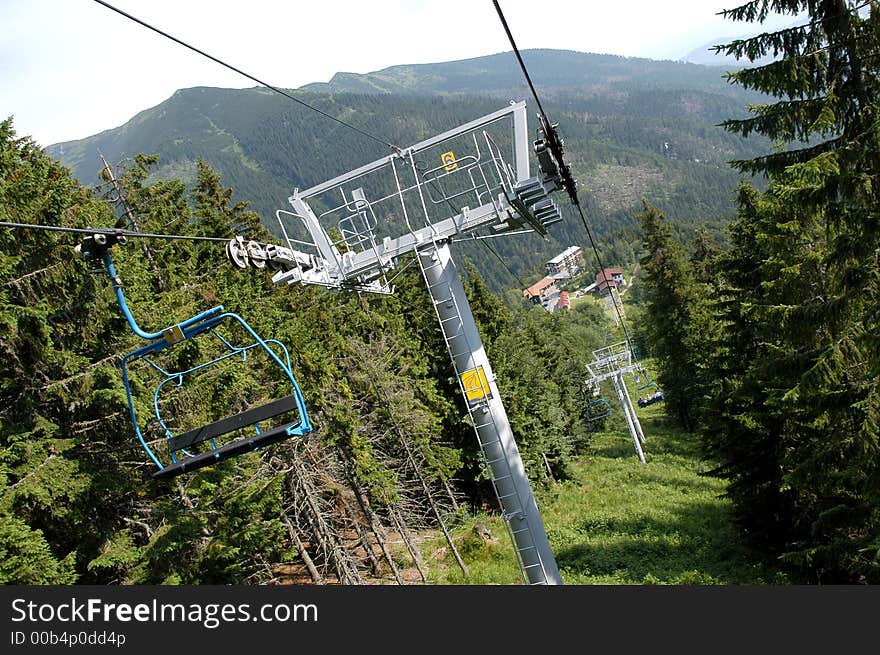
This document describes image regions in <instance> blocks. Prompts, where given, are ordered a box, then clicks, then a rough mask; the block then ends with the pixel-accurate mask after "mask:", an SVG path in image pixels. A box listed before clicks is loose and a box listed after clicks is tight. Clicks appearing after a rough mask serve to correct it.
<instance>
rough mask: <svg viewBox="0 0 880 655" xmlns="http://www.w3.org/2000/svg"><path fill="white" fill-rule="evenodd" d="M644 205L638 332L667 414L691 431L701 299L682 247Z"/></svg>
mask: <svg viewBox="0 0 880 655" xmlns="http://www.w3.org/2000/svg"><path fill="white" fill-rule="evenodd" d="M643 205H644V210H643V211H642V212H641V213H640V214H639V215H638V216H637V218H639V219H640V220H641V222H642V230H643V234H644V237H643V238H644V252H645V256H644V257H643V258H642V260H641V262H640V264H641V267H642V274H643V276H644V285H645V287H646V289H647V298H648V304H647V308H646V311H645V314H644V319H643V322H644V326H643V328H642V332H643V333H644V338H645V341H646V342H647V343H648V350H649V352H650V354H651V355H652V357H654V358H655V360H656V364H657V367H658V369H659V375H658V379H659V381H660V385H661V387H662V388H663V390H664V394H665V397H666V400H665V404H666V411H667V413H668V414H669V415H670V416H672V417H674V418H675V419H676V420H677V421H678V422H679V423H680V424H681V425H682V426H683V427H685V428H686V429H688V430H693V429H694V428H695V427H696V420H697V416H698V412H699V408H700V404H701V398H702V393H703V391H702V390H703V386H702V385H701V380H702V377H701V375H700V373H701V371H702V370H703V365H702V363H701V357H700V356H699V353H700V352H701V351H702V348H701V340H702V339H705V338H706V334H705V327H704V325H702V322H703V321H704V320H705V319H706V318H707V317H706V316H704V314H705V313H706V302H705V298H704V296H703V295H702V289H701V287H700V285H698V284H697V282H696V280H695V279H694V273H693V269H692V267H691V264H690V262H689V261H688V257H687V253H686V251H685V249H684V246H682V245H681V244H680V243H679V242H678V241H677V240H675V239H674V238H673V234H672V226H670V225H669V223H668V222H667V221H666V217H665V215H664V214H663V213H662V212H660V210H658V209H657V208H656V207H652V206H650V205H648V203H646V202H644V203H643Z"/></svg>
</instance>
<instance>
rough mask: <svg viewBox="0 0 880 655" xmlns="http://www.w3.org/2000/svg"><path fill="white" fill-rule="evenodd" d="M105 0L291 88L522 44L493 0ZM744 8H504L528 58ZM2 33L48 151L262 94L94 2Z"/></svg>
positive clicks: (714, 4) (525, 3)
mask: <svg viewBox="0 0 880 655" xmlns="http://www.w3.org/2000/svg"><path fill="white" fill-rule="evenodd" d="M107 2H108V4H110V5H112V6H114V7H117V8H119V9H121V10H122V11H124V12H126V13H128V14H131V15H133V16H135V17H137V18H139V19H141V20H142V21H144V22H146V23H148V24H150V25H153V26H154V27H156V28H158V29H160V30H162V31H164V32H166V33H168V34H170V35H172V36H174V37H176V38H178V39H180V40H181V41H184V42H186V43H189V44H190V45H193V46H195V47H197V48H198V49H200V50H202V51H204V52H207V53H208V54H210V55H212V56H214V57H216V58H218V59H221V60H223V61H225V62H226V63H228V64H231V65H232V66H235V67H236V68H239V69H240V70H242V71H244V72H246V73H248V74H249V75H252V76H253V77H256V78H258V79H260V80H262V81H264V82H266V83H268V84H271V85H273V86H277V87H283V88H296V87H299V86H302V85H304V84H309V83H311V82H327V81H329V80H330V78H331V77H332V76H333V74H334V73H336V72H351V73H369V72H373V71H377V70H381V69H382V68H386V67H388V66H394V65H397V64H420V63H434V62H443V61H454V60H458V59H467V58H471V57H478V56H482V55H489V54H495V53H499V52H509V51H510V50H511V47H510V43H509V41H508V40H507V35H506V34H505V32H504V28H503V27H502V25H501V22H500V20H499V18H498V14H497V13H496V11H495V7H494V5H493V3H492V1H491V0H446V1H445V2H444V1H441V0H323V1H316V0H307V1H303V0H236V1H234V2H233V1H229V0H107ZM742 2H744V0H728V1H727V2H725V1H723V0H627V1H626V2H607V1H606V0H553V1H551V2H537V1H536V0H499V4H500V6H501V9H502V11H503V13H504V15H505V18H506V20H507V23H508V25H509V27H510V30H511V33H512V34H513V37H514V39H515V41H516V44H517V46H518V48H519V49H520V50H524V49H528V48H556V49H563V50H576V51H579V52H593V53H603V54H616V55H622V56H627V57H646V58H651V59H679V58H681V57H683V56H684V55H685V54H686V53H688V52H690V51H691V50H693V49H694V48H697V47H701V46H704V45H706V44H708V43H716V42H718V41H717V39H719V38H720V39H724V38H728V37H735V36H740V35H741V34H742V33H743V32H744V30H745V31H746V32H748V31H751V32H757V31H762V30H758V29H755V28H754V27H753V26H749V25H743V24H741V23H734V22H732V21H730V20H726V19H724V18H722V17H720V16H718V15H717V14H718V12H719V11H720V10H721V9H724V8H731V7H735V6H737V5H739V4H741V3H742ZM792 20H793V19H792V18H791V17H778V18H777V19H776V20H775V21H774V22H770V21H768V23H767V24H765V26H764V28H763V29H768V28H771V27H773V26H774V25H775V26H778V27H784V26H787V25H790V24H791V23H792ZM0 26H2V33H0V34H2V35H0V119H3V118H6V117H8V116H10V115H11V116H12V117H13V127H14V129H15V131H16V132H17V133H18V135H19V136H30V137H32V138H33V139H34V140H35V141H36V142H37V143H38V144H40V145H41V146H48V145H51V144H54V143H58V142H62V141H72V140H76V139H82V138H85V137H87V136H91V135H93V134H97V133H98V132H101V131H103V130H107V129H111V128H114V127H118V126H120V125H122V124H124V123H126V122H127V121H128V120H129V119H131V118H132V117H133V116H134V115H135V114H137V113H138V112H140V111H142V110H144V109H148V108H150V107H154V106H156V105H158V104H159V103H161V102H163V101H164V100H166V99H168V98H169V97H170V96H171V95H172V94H173V93H174V92H175V91H176V90H177V89H181V88H189V87H194V86H214V87H225V88H247V87H253V86H256V83H255V82H253V81H252V80H250V79H248V78H246V77H243V76H241V75H239V74H237V73H234V72H232V71H229V70H228V69H226V68H224V67H222V66H220V65H219V64H217V63H215V62H213V61H211V60H209V59H206V58H204V57H202V56H201V55H198V54H196V53H194V52H192V51H191V50H188V49H186V48H184V47H183V46H181V45H179V44H177V43H174V42H173V41H170V40H168V39H166V38H165V37H163V36H161V35H159V34H156V33H155V32H153V31H150V30H149V29H147V28H145V27H143V26H141V25H138V24H137V23H135V22H133V21H131V20H130V19H128V18H126V17H124V16H122V15H120V14H118V13H116V12H114V11H112V10H110V9H108V8H107V7H105V6H102V5H101V4H99V3H98V2H96V1H95V0H0ZM511 56H513V55H511ZM534 82H535V84H536V85H538V86H540V80H534Z"/></svg>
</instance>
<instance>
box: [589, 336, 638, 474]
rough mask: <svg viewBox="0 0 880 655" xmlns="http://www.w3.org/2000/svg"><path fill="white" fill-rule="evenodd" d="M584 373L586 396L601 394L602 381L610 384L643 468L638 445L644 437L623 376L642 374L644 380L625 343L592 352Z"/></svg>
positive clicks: (628, 346)
mask: <svg viewBox="0 0 880 655" xmlns="http://www.w3.org/2000/svg"><path fill="white" fill-rule="evenodd" d="M587 373H588V375H589V377H588V378H587V380H586V382H585V385H586V389H587V393H588V394H589V393H592V394H595V395H599V394H600V393H601V391H600V385H601V384H602V383H603V382H605V381H606V380H611V383H612V384H613V385H614V391H615V393H616V394H617V400H618V402H620V409H621V410H622V411H623V417H624V418H625V419H626V425H627V427H628V428H629V433H630V435H632V440H633V445H634V446H635V447H636V454H637V455H638V456H639V460H640V461H641V462H642V464H644V463H645V453H644V452H643V450H642V445H643V444H644V443H645V433H644V432H642V424H641V423H639V417H638V416H636V410H635V408H634V407H633V404H632V398H630V395H629V391H628V390H627V388H626V380H624V378H623V376H624V375H625V374H626V373H632V374H633V375H635V376H638V375H639V374H642V375H644V376H646V377H647V373H646V372H645V370H644V368H643V367H642V365H641V364H640V363H639V362H638V360H636V359H634V358H633V356H632V350H631V349H630V345H629V343H628V342H626V341H622V342H620V343H616V344H613V345H611V346H605V347H604V348H599V349H598V350H594V351H593V361H592V362H590V363H589V364H587ZM636 379H638V377H636Z"/></svg>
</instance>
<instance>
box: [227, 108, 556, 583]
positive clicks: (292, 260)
mask: <svg viewBox="0 0 880 655" xmlns="http://www.w3.org/2000/svg"><path fill="white" fill-rule="evenodd" d="M547 129H550V130H552V129H553V128H552V127H549V126H546V125H545V126H544V128H543V129H539V130H538V138H537V140H535V141H534V142H533V144H530V143H529V137H528V128H527V120H526V106H525V103H523V102H519V103H513V102H512V103H510V106H508V107H506V108H504V109H501V110H499V111H496V112H494V113H492V114H489V115H487V116H484V117H482V118H479V119H476V120H474V121H471V122H470V123H467V124H465V125H462V126H460V127H458V128H455V129H453V130H450V131H448V132H445V133H443V134H440V135H438V136H435V137H433V138H430V139H427V140H426V141H422V142H420V143H417V144H415V145H413V146H410V147H409V148H405V149H398V150H397V151H396V152H394V153H393V154H391V155H388V156H386V157H383V158H382V159H379V160H376V161H374V162H372V163H370V164H367V165H365V166H362V167H360V168H358V169H356V170H353V171H350V172H348V173H345V174H344V175H341V176H339V177H336V178H334V179H332V180H329V181H327V182H324V183H322V184H318V185H317V186H314V187H312V188H310V189H306V190H305V191H300V190H299V189H296V190H295V191H294V193H293V195H292V196H291V197H290V198H289V202H290V204H291V205H292V207H293V211H284V210H279V211H278V212H276V217H277V219H278V222H279V225H280V228H281V231H282V234H283V235H284V239H285V241H286V242H287V246H286V247H284V246H276V245H270V246H265V247H264V246H261V245H260V244H257V243H255V242H245V241H244V240H242V239H240V238H239V239H237V240H233V241H231V242H230V243H229V244H228V246H227V255H228V256H229V258H230V259H231V260H232V261H233V262H234V263H235V264H236V265H238V266H240V267H242V268H245V267H247V266H248V265H249V264H250V265H255V266H259V267H264V266H268V267H269V268H270V269H272V270H274V271H275V274H274V275H273V278H272V279H273V281H274V282H275V283H277V284H316V285H321V286H324V287H328V288H336V289H353V290H357V291H360V292H374V293H385V294H388V293H393V286H392V281H393V278H390V277H389V274H390V273H391V271H392V270H394V269H397V268H399V267H398V260H399V258H400V257H401V256H403V255H410V254H414V255H415V261H416V262H417V263H418V266H419V267H420V269H421V272H422V276H423V278H424V280H425V284H426V285H427V288H428V292H429V294H430V296H431V300H432V302H433V305H434V308H435V310H436V315H437V320H438V322H439V325H440V329H441V332H442V334H443V339H444V341H445V342H446V347H447V349H448V352H449V357H450V359H451V360H452V365H453V367H454V369H455V372H456V374H457V377H458V381H459V386H460V388H461V392H462V394H463V396H464V399H465V403H466V405H467V410H468V413H469V415H470V419H471V422H472V424H473V426H474V430H475V432H476V435H477V439H478V441H479V444H480V449H481V452H482V455H483V458H484V461H485V464H486V467H487V469H488V471H489V473H490V477H491V480H492V484H493V486H494V490H495V493H496V495H497V498H498V502H499V504H500V506H501V510H502V513H503V516H504V519H505V522H506V525H507V528H508V531H509V533H510V537H511V540H512V542H513V546H514V550H515V551H516V555H517V560H518V563H519V565H520V568H521V570H522V573H523V578H524V580H525V582H526V583H527V584H561V583H562V581H561V578H560V576H559V570H558V568H557V565H556V560H555V558H554V555H553V551H552V550H551V549H550V544H549V541H548V539H547V533H546V531H545V529H544V524H543V521H542V518H541V514H540V512H539V511H538V507H537V504H536V502H535V498H534V495H533V494H532V489H531V486H530V484H529V480H528V477H527V476H526V473H525V470H524V467H523V463H522V459H521V457H520V454H519V450H518V449H517V445H516V441H515V440H514V437H513V433H512V431H511V428H510V423H509V421H508V418H507V414H506V412H505V410H504V405H503V404H502V402H501V396H500V394H499V392H498V386H497V384H496V381H495V375H494V374H493V373H492V367H491V365H490V363H489V360H488V358H487V356H486V351H485V349H484V347H483V343H482V340H481V338H480V334H479V332H478V331H477V325H476V322H475V321H474V317H473V315H472V313H471V310H470V306H469V304H468V301H467V298H466V297H465V293H464V288H463V286H462V281H461V277H460V275H459V272H458V269H457V267H456V265H455V262H454V261H453V259H452V253H451V249H450V244H451V243H452V242H453V241H455V240H462V239H469V240H470V239H482V238H490V237H496V236H500V235H504V234H513V233H516V234H522V233H526V232H537V233H538V234H540V235H542V236H544V237H546V235H547V226H549V225H551V224H553V223H555V222H558V221H560V220H561V216H560V214H559V209H558V207H557V206H556V204H555V203H554V201H553V200H551V199H550V198H549V197H548V196H549V194H550V193H552V192H553V191H556V190H557V189H559V188H561V186H562V185H561V182H560V175H559V165H558V164H559V162H558V161H557V160H556V159H555V156H554V155H553V154H552V153H551V151H550V149H549V148H548V147H547V136H548V135H547V134H545V130H547ZM551 136H552V137H554V138H558V137H556V135H555V134H553V135H551ZM530 145H531V146H533V149H534V152H535V154H536V155H537V159H538V163H539V165H540V166H539V167H540V172H539V174H538V175H536V176H531V175H530V173H529V156H530V151H531V149H532V148H530Z"/></svg>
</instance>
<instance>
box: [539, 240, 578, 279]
mask: <svg viewBox="0 0 880 655" xmlns="http://www.w3.org/2000/svg"><path fill="white" fill-rule="evenodd" d="M544 266H546V267H547V274H548V275H551V276H553V277H574V276H575V275H577V274H578V273H579V272H580V271H581V270H582V269H583V268H584V253H583V251H582V250H581V247H580V246H570V247H568V248H566V249H565V250H564V251H562V252H561V253H559V254H558V255H556V257H554V258H553V259H551V260H550V261H549V262H547V263H545V264H544Z"/></svg>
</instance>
